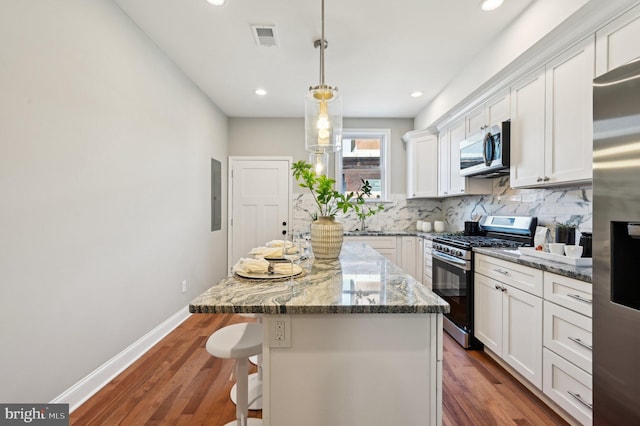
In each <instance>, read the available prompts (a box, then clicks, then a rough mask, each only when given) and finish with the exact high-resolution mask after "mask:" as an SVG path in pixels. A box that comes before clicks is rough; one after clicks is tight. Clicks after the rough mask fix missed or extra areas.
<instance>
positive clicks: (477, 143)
mask: <svg viewBox="0 0 640 426" xmlns="http://www.w3.org/2000/svg"><path fill="white" fill-rule="evenodd" d="M510 141H511V122H509V121H503V122H502V123H501V124H500V125H495V126H491V127H490V128H489V129H487V130H486V131H485V132H483V133H481V134H480V135H477V136H475V137H472V138H469V139H467V140H465V141H463V142H461V143H460V174H461V175H462V176H467V177H495V176H500V175H505V174H508V173H509V157H510V155H511V149H510Z"/></svg>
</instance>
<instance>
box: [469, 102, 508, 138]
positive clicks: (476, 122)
mask: <svg viewBox="0 0 640 426" xmlns="http://www.w3.org/2000/svg"><path fill="white" fill-rule="evenodd" d="M509 103H510V96H509V90H505V91H502V92H500V93H498V94H497V95H494V96H493V97H492V98H490V99H489V100H488V101H486V102H485V103H483V104H482V105H481V106H479V107H476V108H474V109H472V110H471V111H469V112H468V113H467V114H466V115H465V120H464V121H465V139H469V138H472V137H474V138H478V137H480V135H481V134H483V133H485V132H486V130H487V129H488V128H489V127H491V126H494V125H497V124H500V123H502V122H503V121H506V120H508V119H509V118H510V107H509Z"/></svg>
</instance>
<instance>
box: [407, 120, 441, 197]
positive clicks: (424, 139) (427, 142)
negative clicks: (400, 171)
mask: <svg viewBox="0 0 640 426" xmlns="http://www.w3.org/2000/svg"><path fill="white" fill-rule="evenodd" d="M437 196H438V137H437V136H436V135H433V134H431V133H429V132H427V131H415V132H411V133H409V141H408V142H407V198H430V197H437Z"/></svg>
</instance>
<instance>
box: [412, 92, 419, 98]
mask: <svg viewBox="0 0 640 426" xmlns="http://www.w3.org/2000/svg"><path fill="white" fill-rule="evenodd" d="M420 96H422V92H420V91H415V92H411V97H412V98H419V97H420Z"/></svg>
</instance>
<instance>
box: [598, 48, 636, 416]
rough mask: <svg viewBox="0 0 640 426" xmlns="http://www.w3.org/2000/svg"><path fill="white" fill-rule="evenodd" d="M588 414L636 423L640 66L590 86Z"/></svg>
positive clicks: (612, 73)
mask: <svg viewBox="0 0 640 426" xmlns="http://www.w3.org/2000/svg"><path fill="white" fill-rule="evenodd" d="M593 300H594V304H593V415H594V424H596V425H632V424H635V425H638V424H640V61H635V62H632V63H629V64H627V65H624V66H622V67H620V68H617V69H615V70H613V71H610V72H608V73H607V74H605V75H603V76H601V77H598V78H597V79H595V80H594V86H593Z"/></svg>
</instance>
